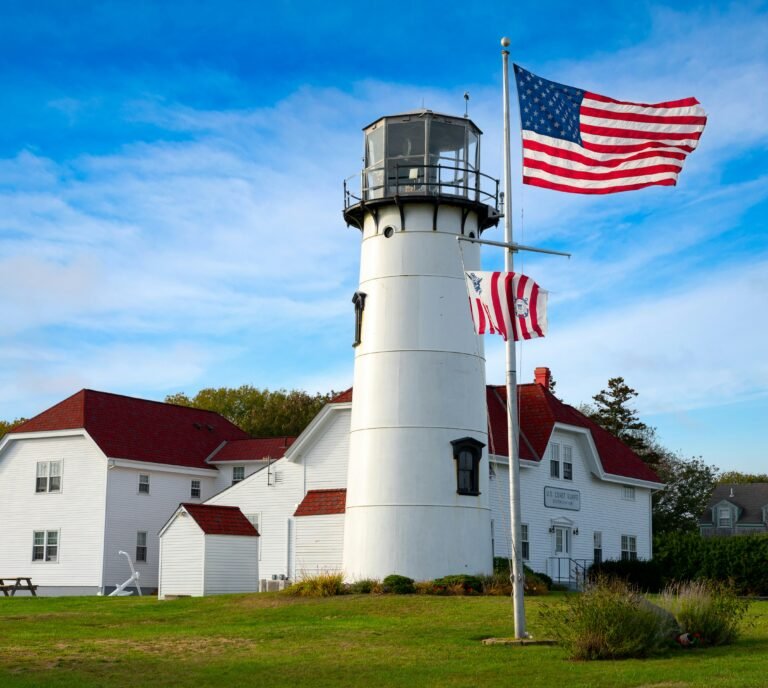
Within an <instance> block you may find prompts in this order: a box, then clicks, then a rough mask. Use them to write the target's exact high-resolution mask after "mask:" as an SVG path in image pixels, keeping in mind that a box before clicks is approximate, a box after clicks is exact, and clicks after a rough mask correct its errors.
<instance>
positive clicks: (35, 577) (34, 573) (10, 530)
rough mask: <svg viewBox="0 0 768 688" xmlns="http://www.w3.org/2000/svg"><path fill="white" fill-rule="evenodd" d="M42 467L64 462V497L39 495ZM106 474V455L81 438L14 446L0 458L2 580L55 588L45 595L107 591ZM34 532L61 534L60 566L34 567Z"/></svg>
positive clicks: (31, 440) (27, 441) (20, 442)
mask: <svg viewBox="0 0 768 688" xmlns="http://www.w3.org/2000/svg"><path fill="white" fill-rule="evenodd" d="M38 461H61V462H62V484H61V492H60V493H35V475H36V469H37V462H38ZM106 471H107V463H106V460H105V459H104V456H103V454H102V453H101V452H100V451H99V449H98V447H96V445H95V444H94V443H93V442H92V441H91V440H90V439H89V438H87V437H85V436H82V435H79V436H60V437H48V438H38V439H34V438H25V439H21V440H16V441H12V442H11V441H9V442H8V443H7V445H6V447H5V450H4V451H3V453H2V455H0V523H2V524H3V526H2V531H0V575H4V576H31V577H32V582H33V583H35V584H37V585H39V586H42V587H43V588H45V587H48V586H50V588H51V589H50V590H48V591H46V590H45V589H41V590H40V593H41V594H44V593H46V592H47V593H48V594H55V593H57V592H58V593H59V594H66V591H67V589H69V591H70V592H71V594H87V593H91V594H95V593H96V592H97V591H98V589H99V588H100V587H101V585H102V580H101V573H102V552H103V541H104V508H105V507H104V505H105V482H106ZM35 530H58V531H59V556H58V561H57V562H43V561H36V562H33V561H32V537H33V536H32V533H33V531H35ZM127 577H128V574H126V575H125V576H124V577H123V580H124V579H125V578H127Z"/></svg>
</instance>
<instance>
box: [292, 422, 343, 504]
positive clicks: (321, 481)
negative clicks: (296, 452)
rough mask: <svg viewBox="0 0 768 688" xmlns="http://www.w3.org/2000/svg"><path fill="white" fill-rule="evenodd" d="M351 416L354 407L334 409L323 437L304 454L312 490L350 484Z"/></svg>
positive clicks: (308, 481) (303, 459)
mask: <svg viewBox="0 0 768 688" xmlns="http://www.w3.org/2000/svg"><path fill="white" fill-rule="evenodd" d="M351 416H352V410H351V409H343V410H338V411H335V412H334V413H332V414H331V416H330V418H329V420H328V422H327V423H326V424H325V426H324V427H323V431H322V433H321V435H320V437H319V438H318V439H317V441H316V442H314V443H313V444H312V446H311V447H310V448H309V449H308V450H307V451H306V453H305V454H304V456H303V458H302V462H303V463H304V464H305V465H306V467H307V485H306V489H307V490H308V491H309V490H323V489H331V488H343V487H346V486H347V464H348V463H349V423H350V418H351Z"/></svg>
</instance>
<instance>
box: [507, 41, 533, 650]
mask: <svg viewBox="0 0 768 688" xmlns="http://www.w3.org/2000/svg"><path fill="white" fill-rule="evenodd" d="M509 44H510V40H509V38H506V37H504V38H502V39H501V45H502V48H503V49H502V51H501V59H502V64H503V67H504V241H505V243H507V244H514V242H513V241H512V175H511V172H510V152H509V51H508V50H506V48H507V47H509ZM504 270H505V272H514V271H515V270H514V251H513V250H512V249H507V251H506V254H505V257H504ZM512 303H514V299H512ZM513 334H514V333H512V332H510V333H509V336H508V337H507V342H506V359H507V361H506V363H507V375H506V377H507V446H508V454H509V511H510V531H511V535H512V602H513V607H514V615H515V638H518V639H521V638H526V637H527V636H528V633H527V632H526V630H525V606H524V602H523V586H524V584H525V574H524V573H523V552H522V547H521V535H522V529H521V528H520V521H521V520H522V516H521V509H520V462H519V460H518V441H519V432H518V429H517V425H518V423H517V356H516V349H515V338H514V336H513Z"/></svg>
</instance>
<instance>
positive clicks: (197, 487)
mask: <svg viewBox="0 0 768 688" xmlns="http://www.w3.org/2000/svg"><path fill="white" fill-rule="evenodd" d="M195 483H197V485H195ZM195 491H197V494H195ZM202 494H203V481H202V480H200V479H193V480H192V481H191V482H190V483H189V498H190V499H200V497H201V495H202Z"/></svg>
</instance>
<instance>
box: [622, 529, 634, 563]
mask: <svg viewBox="0 0 768 688" xmlns="http://www.w3.org/2000/svg"><path fill="white" fill-rule="evenodd" d="M635 559H637V538H636V537H635V536H634V535H622V536H621V560H622V561H627V560H632V561H634V560H635Z"/></svg>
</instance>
